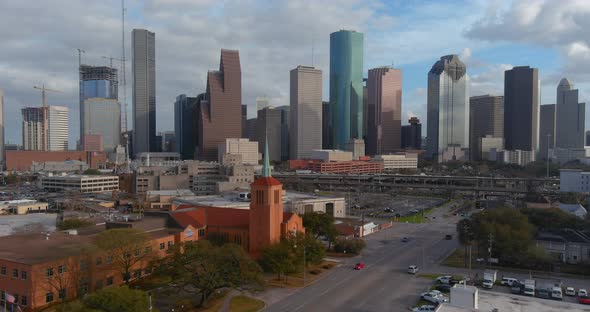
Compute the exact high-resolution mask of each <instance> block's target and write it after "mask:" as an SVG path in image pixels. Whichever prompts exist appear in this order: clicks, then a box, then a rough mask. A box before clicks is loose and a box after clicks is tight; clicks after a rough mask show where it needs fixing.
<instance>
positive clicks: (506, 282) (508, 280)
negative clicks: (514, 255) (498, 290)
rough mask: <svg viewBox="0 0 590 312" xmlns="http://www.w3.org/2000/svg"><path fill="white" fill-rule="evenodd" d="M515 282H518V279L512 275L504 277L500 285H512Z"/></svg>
mask: <svg viewBox="0 0 590 312" xmlns="http://www.w3.org/2000/svg"><path fill="white" fill-rule="evenodd" d="M514 282H518V280H517V279H516V278H511V277H502V281H501V282H500V285H504V286H508V287H512V284H514Z"/></svg>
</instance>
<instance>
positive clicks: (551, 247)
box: [536, 230, 590, 264]
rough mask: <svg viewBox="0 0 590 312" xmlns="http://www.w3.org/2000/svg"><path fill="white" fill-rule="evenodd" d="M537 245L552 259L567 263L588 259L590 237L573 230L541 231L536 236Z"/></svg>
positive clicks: (585, 261)
mask: <svg viewBox="0 0 590 312" xmlns="http://www.w3.org/2000/svg"><path fill="white" fill-rule="evenodd" d="M536 245H537V247H540V248H542V249H543V250H545V252H546V253H547V254H548V255H549V256H550V257H551V258H552V259H553V260H554V261H558V262H562V263H568V264H578V263H587V262H589V261H590V237H589V236H588V233H585V232H581V231H575V230H555V231H541V232H539V234H537V237H536Z"/></svg>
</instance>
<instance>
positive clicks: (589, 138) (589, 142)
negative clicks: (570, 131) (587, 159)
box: [586, 130, 590, 146]
mask: <svg viewBox="0 0 590 312" xmlns="http://www.w3.org/2000/svg"><path fill="white" fill-rule="evenodd" d="M586 146H590V130H588V131H586Z"/></svg>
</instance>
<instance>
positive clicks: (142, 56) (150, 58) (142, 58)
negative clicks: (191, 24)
mask: <svg viewBox="0 0 590 312" xmlns="http://www.w3.org/2000/svg"><path fill="white" fill-rule="evenodd" d="M131 37H132V40H133V43H132V53H133V60H132V70H133V136H134V137H133V144H135V146H134V147H133V151H134V152H135V153H136V154H139V153H144V152H153V151H156V149H157V147H156V146H157V144H156V142H155V140H156V34H155V33H153V32H151V31H148V30H145V29H134V30H133V32H132V33H131Z"/></svg>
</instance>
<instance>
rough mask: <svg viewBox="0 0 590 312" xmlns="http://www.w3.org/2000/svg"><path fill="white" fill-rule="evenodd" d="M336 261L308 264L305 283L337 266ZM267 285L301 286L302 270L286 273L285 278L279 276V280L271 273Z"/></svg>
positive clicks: (309, 282)
mask: <svg viewBox="0 0 590 312" xmlns="http://www.w3.org/2000/svg"><path fill="white" fill-rule="evenodd" d="M337 265H338V262H335V261H330V260H324V261H322V262H321V263H319V264H316V265H310V266H309V267H307V268H306V270H305V285H309V284H311V283H312V282H313V281H315V280H316V279H317V278H318V277H319V276H320V275H322V273H324V272H325V271H328V270H330V269H332V268H333V267H335V266H337ZM267 285H268V286H275V287H302V286H304V285H303V272H295V273H291V274H289V275H288V277H287V280H286V281H285V277H284V276H281V280H277V279H276V274H274V275H272V278H270V279H269V280H267Z"/></svg>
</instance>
